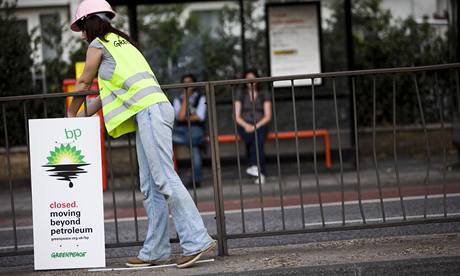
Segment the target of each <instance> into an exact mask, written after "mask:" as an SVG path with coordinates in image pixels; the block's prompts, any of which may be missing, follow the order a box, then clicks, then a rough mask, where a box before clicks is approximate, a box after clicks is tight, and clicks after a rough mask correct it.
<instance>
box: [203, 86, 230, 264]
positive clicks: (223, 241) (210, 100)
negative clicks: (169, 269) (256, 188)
mask: <svg viewBox="0 0 460 276" xmlns="http://www.w3.org/2000/svg"><path fill="white" fill-rule="evenodd" d="M205 92H206V102H207V106H208V118H209V138H210V139H209V143H210V146H211V161H212V162H211V163H212V176H213V190H214V209H215V214H216V228H217V244H218V249H219V255H220V256H224V255H228V248H227V232H226V227H225V207H224V195H223V190H222V179H221V168H220V152H219V141H218V140H217V136H218V131H217V112H216V99H215V91H214V84H213V83H212V82H208V83H207V84H206V89H205Z"/></svg>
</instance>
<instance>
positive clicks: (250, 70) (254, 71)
mask: <svg viewBox="0 0 460 276" xmlns="http://www.w3.org/2000/svg"><path fill="white" fill-rule="evenodd" d="M251 73H252V74H254V76H255V77H256V78H259V77H260V76H259V73H257V70H256V69H254V68H250V69H248V70H246V71H244V78H246V76H247V75H248V74H251Z"/></svg>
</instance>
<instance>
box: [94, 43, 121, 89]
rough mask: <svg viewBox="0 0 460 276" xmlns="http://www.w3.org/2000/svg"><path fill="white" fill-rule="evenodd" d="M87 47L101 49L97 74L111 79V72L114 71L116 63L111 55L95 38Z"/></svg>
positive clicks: (105, 78)
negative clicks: (100, 59)
mask: <svg viewBox="0 0 460 276" xmlns="http://www.w3.org/2000/svg"><path fill="white" fill-rule="evenodd" d="M88 47H89V48H96V49H101V50H102V61H101V65H100V66H99V76H100V77H101V78H102V79H104V80H111V79H112V76H113V72H115V66H116V65H117V63H116V62H115V59H114V58H113V56H112V55H111V54H110V53H109V51H107V49H106V48H105V47H104V45H102V43H101V42H100V41H99V40H97V39H94V40H93V41H91V43H90V44H89V46H88Z"/></svg>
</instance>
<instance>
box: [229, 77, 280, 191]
mask: <svg viewBox="0 0 460 276" xmlns="http://www.w3.org/2000/svg"><path fill="white" fill-rule="evenodd" d="M244 77H245V78H246V79H255V78H257V77H258V75H257V71H256V70H248V71H247V72H246V73H245V74H244ZM254 109H255V112H254ZM271 118H272V102H271V96H270V93H269V91H267V90H261V89H260V86H259V84H258V83H252V84H251V83H247V84H246V87H245V89H243V90H240V91H238V92H237V93H236V96H235V120H236V123H237V125H238V134H239V135H240V137H241V138H242V139H243V140H244V142H245V143H246V149H247V153H248V160H249V167H248V168H247V170H246V173H247V174H249V175H251V176H254V177H257V178H256V180H255V183H256V184H258V183H259V173H260V183H261V184H264V183H265V175H266V171H265V152H264V145H265V138H266V136H267V133H268V123H269V122H270V120H271ZM256 135H257V147H256ZM257 151H258V152H259V165H260V166H257Z"/></svg>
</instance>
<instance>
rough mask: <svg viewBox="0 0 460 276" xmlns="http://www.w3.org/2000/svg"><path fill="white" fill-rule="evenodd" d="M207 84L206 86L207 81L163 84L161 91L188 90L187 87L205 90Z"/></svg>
mask: <svg viewBox="0 0 460 276" xmlns="http://www.w3.org/2000/svg"><path fill="white" fill-rule="evenodd" d="M207 84H208V82H207V81H201V82H192V83H178V84H165V85H162V86H161V89H178V88H189V87H202V88H205V87H206V85H207Z"/></svg>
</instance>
